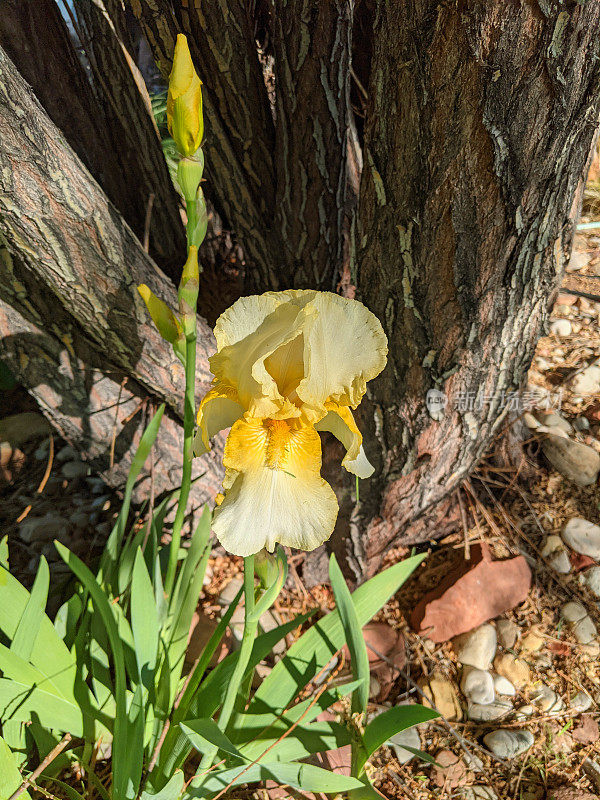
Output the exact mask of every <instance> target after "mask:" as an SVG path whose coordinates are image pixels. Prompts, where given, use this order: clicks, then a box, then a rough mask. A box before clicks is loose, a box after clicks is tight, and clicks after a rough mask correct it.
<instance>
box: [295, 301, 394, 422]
mask: <svg viewBox="0 0 600 800" xmlns="http://www.w3.org/2000/svg"><path fill="white" fill-rule="evenodd" d="M308 309H311V310H313V311H315V312H316V313H315V314H314V315H313V316H312V317H310V319H308V318H307V324H306V329H305V332H304V362H305V367H304V368H305V377H304V378H303V379H302V381H300V384H299V385H298V388H297V389H296V392H297V394H298V397H299V399H300V401H302V402H303V403H304V404H306V407H307V410H308V411H310V410H313V411H315V412H319V411H321V412H322V410H324V408H325V403H326V401H327V400H330V401H332V402H334V403H338V404H339V405H349V406H352V407H353V408H356V406H357V405H358V404H359V403H360V401H361V399H362V397H363V395H364V393H365V390H366V382H367V381H369V380H371V379H372V378H374V377H375V376H376V375H379V373H380V372H381V370H382V369H383V368H384V367H385V362H386V357H387V338H386V335H385V333H384V332H383V328H382V327H381V323H380V322H379V320H378V319H377V317H376V316H375V315H374V314H372V313H371V312H370V311H369V310H368V309H367V308H365V306H363V304H362V303H359V302H358V301H356V300H349V299H347V298H345V297H339V296H338V295H336V294H332V293H331V292H316V293H315V296H314V298H313V299H312V300H311V301H310V303H309V304H308V305H307V310H308ZM321 415H322V414H321Z"/></svg>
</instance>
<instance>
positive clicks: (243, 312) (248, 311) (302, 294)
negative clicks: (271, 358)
mask: <svg viewBox="0 0 600 800" xmlns="http://www.w3.org/2000/svg"><path fill="white" fill-rule="evenodd" d="M316 294H317V292H316V291H315V290H314V289H287V290H286V291H284V292H265V293H264V294H253V295H250V296H248V297H240V298H239V300H236V301H235V303H234V304H233V305H232V306H230V307H229V308H228V309H227V310H226V311H224V312H223V313H222V314H221V316H220V317H219V319H218V320H217V321H216V323H215V329H214V332H215V339H216V340H217V349H218V350H221V349H222V348H223V347H227V346H228V345H232V344H235V343H236V342H239V341H241V340H242V339H245V338H246V336H250V334H251V333H254V331H255V330H256V329H257V328H258V327H259V326H260V325H262V323H263V322H264V320H265V318H266V317H268V316H269V314H272V313H273V311H275V309H276V308H277V307H278V306H280V305H282V303H292V304H294V305H296V306H298V307H300V308H303V307H304V306H305V305H306V304H307V303H309V302H310V301H311V300H312V299H313V298H314V297H315V295H316Z"/></svg>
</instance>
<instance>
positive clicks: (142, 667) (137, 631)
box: [131, 549, 159, 695]
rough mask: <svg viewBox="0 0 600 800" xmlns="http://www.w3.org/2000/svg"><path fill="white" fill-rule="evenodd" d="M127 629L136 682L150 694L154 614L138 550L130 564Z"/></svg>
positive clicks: (155, 630)
mask: <svg viewBox="0 0 600 800" xmlns="http://www.w3.org/2000/svg"><path fill="white" fill-rule="evenodd" d="M131 628H132V632H133V641H134V643H135V655H136V660H137V665H138V671H139V680H140V683H141V684H142V685H143V686H144V688H145V689H146V692H148V693H149V694H150V695H153V694H154V670H155V667H156V657H157V653H158V639H159V630H158V615H157V612H156V602H155V599H154V590H153V588H152V582H151V580H150V576H149V575H148V570H147V568H146V562H145V561H144V556H143V554H142V551H141V549H138V551H137V554H136V557H135V562H134V565H133V579H132V583H131Z"/></svg>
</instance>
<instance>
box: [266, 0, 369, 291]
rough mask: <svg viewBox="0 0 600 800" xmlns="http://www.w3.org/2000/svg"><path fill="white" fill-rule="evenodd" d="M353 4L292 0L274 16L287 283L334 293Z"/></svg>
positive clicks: (341, 235) (341, 230)
mask: <svg viewBox="0 0 600 800" xmlns="http://www.w3.org/2000/svg"><path fill="white" fill-rule="evenodd" d="M353 5H354V3H353V0H332V2H328V3H320V4H316V5H315V4H312V3H307V2H306V0H289V2H280V3H277V4H276V9H275V13H274V14H273V48H274V56H275V63H274V71H275V87H276V93H275V96H276V120H277V121H276V134H277V137H276V152H275V172H276V180H277V184H276V185H277V218H276V221H277V227H278V229H279V231H280V233H281V237H282V240H283V246H284V248H285V249H284V253H285V258H284V261H285V265H286V278H287V280H288V282H289V283H288V285H289V286H295V287H312V286H320V287H322V288H328V289H331V290H334V289H335V286H336V284H337V282H338V281H339V277H340V276H339V271H340V265H341V264H342V262H343V259H344V243H345V234H346V236H347V233H348V228H347V226H346V225H345V224H344V223H345V219H344V217H345V213H346V208H345V203H346V197H347V194H348V189H347V178H348V165H347V153H348V133H349V127H350V109H349V102H350V48H351V40H352V8H353ZM301 109H304V113H303V116H302V124H298V114H299V112H300V110H301ZM307 111H308V113H306V112H307Z"/></svg>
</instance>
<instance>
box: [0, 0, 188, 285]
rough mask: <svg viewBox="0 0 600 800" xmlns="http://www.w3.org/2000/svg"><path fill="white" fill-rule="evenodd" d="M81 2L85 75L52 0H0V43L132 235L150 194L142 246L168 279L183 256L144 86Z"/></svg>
mask: <svg viewBox="0 0 600 800" xmlns="http://www.w3.org/2000/svg"><path fill="white" fill-rule="evenodd" d="M77 7H78V9H80V10H83V9H82V6H81V4H79V3H77ZM86 7H87V11H88V14H87V19H88V20H89V28H88V30H87V31H86V34H85V35H84V36H83V38H84V44H85V46H86V49H87V51H88V52H89V53H90V55H91V56H92V57H93V56H94V55H96V56H97V59H98V64H97V69H94V70H93V71H92V74H91V75H90V76H89V77H88V75H87V74H86V72H85V70H84V68H83V66H82V64H81V62H80V60H79V58H78V56H77V53H76V52H75V49H74V47H73V43H72V41H71V37H70V35H69V32H68V30H67V26H66V24H65V22H64V20H63V19H62V17H61V14H60V11H59V9H58V7H57V5H56V3H55V2H54V0H0V45H2V47H4V49H5V50H6V52H7V53H8V55H9V57H10V58H11V60H12V61H13V62H14V63H15V65H16V67H17V69H18V70H19V72H20V73H21V75H22V76H23V77H24V78H25V80H26V81H27V82H28V83H29V84H30V85H31V87H32V88H33V91H34V92H35V95H36V97H37V99H38V100H39V101H40V103H41V104H42V106H43V107H44V109H45V110H46V112H47V113H48V115H49V117H50V119H52V121H53V122H54V123H55V124H56V125H57V126H58V128H60V129H61V131H63V134H64V136H65V138H66V139H67V141H68V142H69V144H70V145H71V147H72V148H73V149H74V150H75V152H76V153H77V154H78V156H79V157H80V158H81V159H82V161H83V163H84V164H85V165H86V166H87V167H88V169H89V170H90V172H91V173H92V174H93V175H94V177H95V178H96V180H98V182H99V183H100V185H101V186H102V188H103V189H104V191H105V192H106V194H107V195H108V197H109V198H110V200H111V202H112V203H114V204H115V206H116V207H117V208H118V209H119V211H120V212H121V214H122V215H123V216H124V218H125V220H126V221H127V222H128V224H129V225H130V226H131V227H132V229H133V230H134V232H135V233H136V234H137V236H138V237H139V238H140V239H142V238H143V236H144V229H145V225H146V213H147V209H148V198H149V197H150V195H153V196H154V202H153V204H152V214H151V216H150V227H149V233H150V252H151V253H152V255H153V257H154V258H155V259H157V261H158V263H160V266H161V268H162V269H163V270H165V271H166V272H167V273H168V274H169V275H170V276H171V277H172V278H173V279H174V280H175V281H176V280H178V278H179V271H180V268H181V263H182V260H184V259H185V235H184V228H183V224H182V221H181V215H180V212H179V208H180V202H179V199H178V196H177V193H176V192H175V189H174V188H173V185H172V183H171V179H170V177H169V173H168V170H167V166H166V163H165V160H164V158H163V154H162V150H161V147H160V141H159V137H158V132H157V131H156V129H155V126H154V124H153V120H152V118H151V115H150V110H149V108H148V106H147V103H149V98H148V96H147V93H146V99H147V103H145V102H144V99H143V98H142V95H141V94H140V88H142V86H141V84H140V85H139V86H138V84H136V81H135V78H134V71H135V70H136V69H137V68H136V67H135V64H133V62H132V61H131V58H130V56H129V54H128V53H127V51H126V49H125V47H124V46H123V45H122V43H121V42H120V40H119V39H118V36H117V35H116V32H115V29H114V27H113V28H112V29H111V25H110V20H108V18H107V17H106V16H104V15H103V14H102V11H101V9H100V8H99V7H98V6H97V5H95V4H94V3H89V4H86ZM95 66H96V65H95ZM132 70H133V71H132ZM90 80H91V81H92V83H91V82H90Z"/></svg>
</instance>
